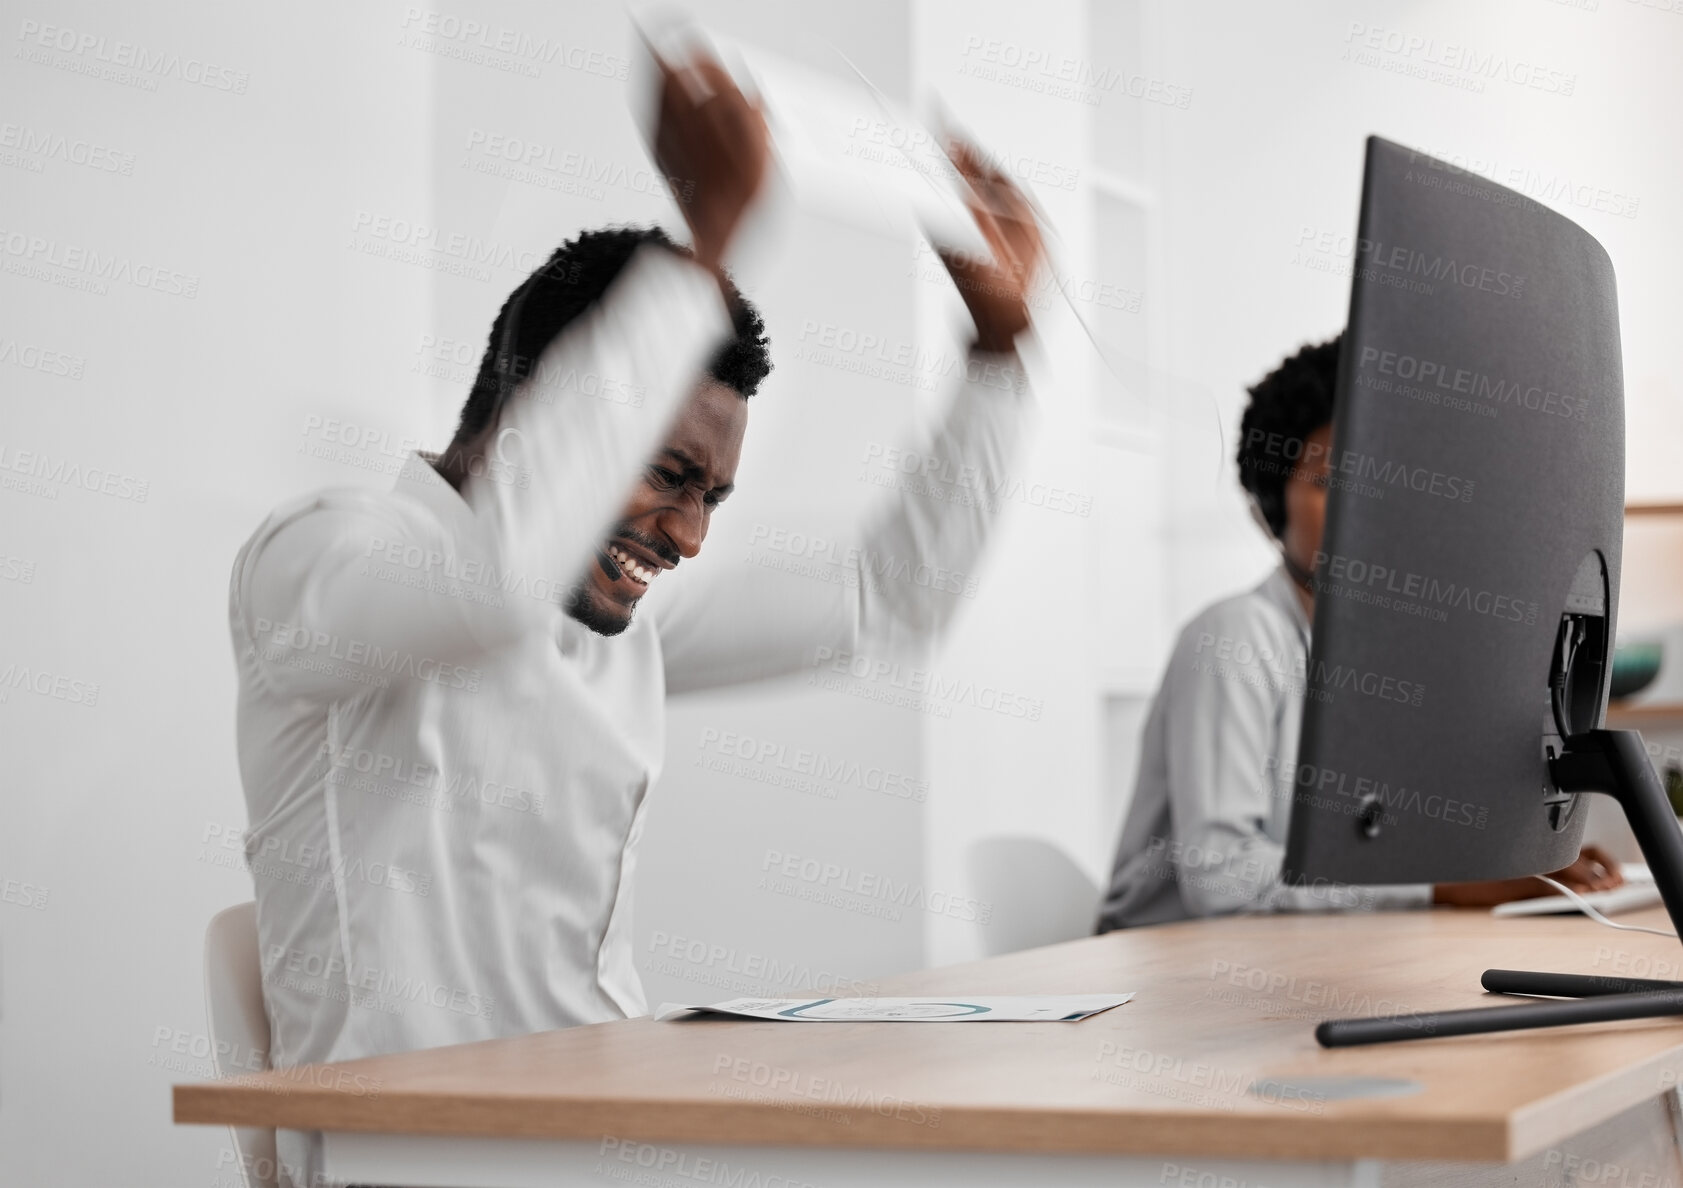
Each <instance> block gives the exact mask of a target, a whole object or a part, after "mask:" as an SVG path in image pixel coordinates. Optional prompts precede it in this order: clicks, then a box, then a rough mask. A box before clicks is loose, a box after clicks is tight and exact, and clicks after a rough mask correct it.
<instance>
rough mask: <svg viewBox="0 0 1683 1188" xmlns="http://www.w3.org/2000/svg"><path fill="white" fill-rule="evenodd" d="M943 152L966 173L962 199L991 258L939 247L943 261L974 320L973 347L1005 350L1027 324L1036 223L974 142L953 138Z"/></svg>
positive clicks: (1039, 250) (1039, 248)
mask: <svg viewBox="0 0 1683 1188" xmlns="http://www.w3.org/2000/svg"><path fill="white" fill-rule="evenodd" d="M947 155H948V156H949V157H950V158H951V159H952V162H953V164H954V165H955V166H957V168H958V171H959V173H960V174H961V175H962V176H963V178H964V181H965V188H966V190H967V193H966V194H965V204H966V205H967V206H969V208H970V213H971V215H972V216H973V217H974V218H975V220H976V225H977V227H979V228H980V229H981V232H982V236H983V238H984V239H986V240H987V242H988V248H989V250H990V251H991V252H992V258H991V259H989V258H986V257H978V256H975V255H972V254H970V253H968V252H957V251H948V250H946V249H942V250H941V261H942V263H944V264H945V265H946V266H947V271H948V272H949V273H950V274H951V275H952V278H953V283H954V284H955V285H957V286H958V291H959V294H960V295H961V296H962V297H963V298H964V304H965V305H966V306H968V307H969V309H970V317H971V319H972V320H973V321H974V322H975V323H976V346H977V348H978V349H980V350H984V351H1002V352H1008V351H1011V350H1014V349H1015V342H1016V338H1017V335H1019V334H1021V333H1022V332H1023V331H1024V330H1026V329H1027V328H1028V325H1029V310H1028V295H1029V293H1030V292H1031V291H1032V290H1033V288H1034V284H1035V279H1036V277H1037V275H1038V274H1039V270H1040V264H1041V260H1042V259H1043V258H1044V256H1045V248H1044V245H1043V244H1042V243H1041V240H1040V225H1039V224H1038V223H1037V222H1035V219H1034V210H1033V208H1032V207H1030V205H1029V202H1028V199H1026V198H1024V197H1023V194H1022V191H1020V190H1019V189H1017V187H1016V185H1015V184H1014V183H1013V182H1012V181H1011V180H1010V179H1009V178H1007V177H1006V176H1005V175H1004V174H1002V173H1001V172H1000V171H999V170H997V169H995V168H994V167H993V166H991V165H989V164H988V163H987V162H985V161H984V160H982V158H981V155H980V154H979V153H977V152H976V150H975V149H974V148H973V147H972V146H970V145H969V144H966V143H965V142H964V141H962V140H957V139H954V140H953V141H952V143H951V146H950V147H949V149H948V153H947Z"/></svg>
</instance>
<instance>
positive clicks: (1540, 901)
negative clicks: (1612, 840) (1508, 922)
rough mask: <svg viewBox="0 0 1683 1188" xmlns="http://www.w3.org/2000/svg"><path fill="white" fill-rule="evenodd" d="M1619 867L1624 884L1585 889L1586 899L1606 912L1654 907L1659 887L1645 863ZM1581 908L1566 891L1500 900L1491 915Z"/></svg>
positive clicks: (1565, 911)
mask: <svg viewBox="0 0 1683 1188" xmlns="http://www.w3.org/2000/svg"><path fill="white" fill-rule="evenodd" d="M1619 871H1620V873H1622V874H1623V875H1624V876H1625V884H1624V886H1622V887H1614V888H1613V889H1611V890H1609V891H1590V892H1587V893H1584V894H1583V895H1582V898H1583V900H1584V902H1586V903H1588V904H1589V905H1590V906H1592V907H1593V908H1595V910H1596V911H1598V912H1600V913H1601V914H1602V915H1603V916H1616V915H1618V914H1619V913H1620V912H1634V911H1636V910H1637V909H1638V908H1645V907H1653V906H1654V905H1655V904H1656V903H1659V902H1660V889H1659V887H1657V886H1655V884H1654V875H1653V872H1652V871H1650V870H1649V869H1648V867H1647V865H1646V864H1645V863H1641V862H1621V863H1620V864H1619ZM1578 910H1579V908H1578V905H1577V904H1575V903H1573V902H1572V901H1571V900H1570V899H1568V898H1566V896H1564V895H1543V896H1539V897H1538V898H1536V899H1516V900H1514V901H1513V902H1512V903H1501V904H1497V905H1496V906H1495V907H1493V908H1491V909H1490V914H1491V915H1492V916H1561V915H1571V914H1572V913H1574V912H1577V911H1578Z"/></svg>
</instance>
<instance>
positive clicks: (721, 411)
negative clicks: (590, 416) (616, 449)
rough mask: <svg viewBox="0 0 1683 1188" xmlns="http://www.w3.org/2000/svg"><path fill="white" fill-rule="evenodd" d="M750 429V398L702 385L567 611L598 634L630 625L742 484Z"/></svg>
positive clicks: (717, 385)
mask: <svg viewBox="0 0 1683 1188" xmlns="http://www.w3.org/2000/svg"><path fill="white" fill-rule="evenodd" d="M747 429H748V402H747V401H746V400H744V399H743V398H742V397H741V396H739V395H738V394H737V393H736V392H735V391H734V390H733V389H731V388H728V387H726V386H725V385H724V384H721V383H719V382H718V381H716V380H713V379H705V380H703V381H702V382H701V383H700V384H699V385H697V387H696V389H695V391H694V393H692V394H691V396H690V399H689V401H688V402H687V403H686V404H685V406H684V409H683V411H682V412H681V413H680V414H679V415H678V420H677V421H676V422H675V423H674V424H673V426H672V432H671V433H670V435H668V437H667V439H666V441H665V442H664V443H663V444H662V445H661V447H660V448H659V450H657V451H656V453H655V456H654V457H653V458H651V459H650V460H649V463H648V465H646V466H645V467H644V468H643V473H642V475H641V476H640V477H639V478H638V480H637V485H636V487H634V488H633V489H632V492H631V497H630V499H629V500H628V501H627V502H626V504H625V507H624V509H623V510H622V511H621V512H620V518H619V522H618V524H616V525H615V526H614V529H613V532H612V533H611V534H610V535H609V537H608V539H607V540H605V541H603V542H602V544H601V546H600V548H599V552H598V555H597V556H596V557H594V558H592V560H591V562H590V567H589V569H588V570H587V571H586V573H585V575H584V577H583V579H582V580H581V581H580V582H579V584H578V585H577V586H575V587H574V588H573V590H572V593H571V594H570V595H569V597H568V599H567V613H568V614H569V615H571V616H572V617H573V618H575V619H577V620H578V621H579V622H581V623H583V624H584V625H585V626H586V627H588V628H590V629H591V630H592V631H594V632H596V633H597V634H599V635H618V634H619V633H620V632H621V631H624V630H625V629H626V627H628V626H630V624H631V616H632V614H633V613H634V612H635V611H636V609H637V603H638V602H639V601H641V600H642V597H643V595H644V594H646V593H647V592H648V590H649V587H650V585H651V584H652V583H653V582H655V581H658V580H659V575H660V573H661V572H662V571H663V570H667V569H671V568H672V567H673V566H675V565H677V564H678V562H679V561H680V560H682V559H683V558H685V557H693V556H695V555H696V554H697V553H699V552H700V551H701V542H702V541H703V540H705V539H706V538H707V525H708V521H709V520H710V519H711V517H712V515H713V509H714V508H715V507H717V506H718V505H719V504H720V503H722V502H724V499H725V497H726V496H727V495H729V494H730V492H731V489H732V488H733V487H734V486H735V484H736V466H737V463H738V461H740V460H741V457H742V437H743V434H744V433H745V432H746V431H747ZM610 571H615V574H616V575H613V576H611V575H610Z"/></svg>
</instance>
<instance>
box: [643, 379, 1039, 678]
mask: <svg viewBox="0 0 1683 1188" xmlns="http://www.w3.org/2000/svg"><path fill="white" fill-rule="evenodd" d="M956 387H957V390H956V391H955V392H954V393H952V395H951V397H950V399H949V403H948V405H947V407H946V410H945V413H944V415H943V417H942V420H941V423H940V426H939V428H938V429H937V430H936V431H935V432H934V434H933V435H932V436H931V437H930V438H929V439H928V440H926V441H924V442H921V443H919V444H918V445H917V446H916V447H915V454H908V456H915V457H918V458H922V459H938V460H939V462H940V466H941V470H940V473H941V474H942V475H944V476H949V480H948V481H934V482H932V481H929V480H928V479H927V478H925V477H922V476H919V475H916V474H913V475H907V474H903V473H900V472H898V471H887V470H885V472H884V473H885V474H886V476H887V477H888V478H890V479H891V480H894V481H893V483H892V487H893V488H894V489H892V490H885V491H883V492H882V498H880V499H877V500H874V501H872V502H871V504H870V506H869V507H868V509H867V512H866V516H865V518H864V520H863V522H862V527H861V530H860V532H859V535H858V537H857V539H856V540H854V541H851V542H842V541H838V542H835V545H834V547H828V546H827V547H826V549H825V552H824V557H825V558H829V557H833V558H835V559H836V560H835V562H833V563H832V562H829V561H826V560H824V559H823V558H820V559H819V560H818V561H816V562H815V563H813V564H811V566H810V568H811V570H812V572H810V573H807V572H803V573H801V574H798V575H797V574H795V573H790V572H783V571H780V570H777V569H771V568H762V567H760V566H758V565H753V564H749V563H746V562H745V561H744V560H743V558H742V556H741V555H740V554H738V553H736V550H735V548H734V546H726V548H727V550H729V553H730V554H734V555H727V556H725V557H720V558H718V559H716V560H715V561H713V562H712V563H710V565H709V567H708V568H707V570H706V571H705V572H702V571H700V569H699V567H698V570H697V572H696V573H695V575H694V580H693V581H690V582H687V583H673V585H672V586H671V587H670V588H668V589H666V590H665V591H663V592H662V594H663V600H662V601H661V602H660V603H658V604H657V608H656V621H657V623H658V624H659V629H660V639H661V650H662V653H663V654H664V656H665V661H666V683H667V689H668V690H669V691H670V692H673V693H683V692H688V691H692V690H696V689H704V688H710V687H714V686H720V685H731V684H737V683H740V682H744V681H752V680H761V679H765V678H767V677H774V676H783V675H787V674H789V673H792V672H797V671H799V670H801V669H803V668H809V667H810V666H812V665H813V664H814V663H816V662H819V661H822V660H824V659H825V658H826V657H829V658H834V657H838V656H841V655H843V654H844V653H848V652H857V651H861V650H865V651H870V652H871V653H873V654H875V653H877V652H879V651H880V652H881V653H883V654H885V655H886V654H892V653H894V652H896V651H898V650H901V649H905V648H909V647H916V646H918V645H919V644H921V643H923V642H925V641H926V640H927V639H928V638H929V637H930V636H932V635H934V634H936V633H938V632H939V631H940V630H941V629H942V628H944V627H945V626H946V624H947V623H948V622H949V621H950V620H951V618H952V616H953V615H954V614H955V613H956V612H957V610H958V608H959V607H960V606H962V605H964V603H965V602H966V601H967V599H968V598H971V597H974V595H975V589H976V567H977V564H978V563H979V562H980V560H981V557H982V553H983V550H984V548H985V546H986V544H987V540H988V536H989V533H990V531H991V529H992V526H993V524H994V521H995V520H996V519H997V518H998V503H999V500H998V499H997V497H996V496H995V493H996V492H997V491H999V490H1000V488H1001V485H1002V481H1003V478H1004V476H1005V475H1006V474H1007V473H1008V471H1009V469H1010V467H1011V466H1012V465H1013V463H1014V460H1015V459H1016V458H1018V457H1019V456H1020V448H1019V447H1020V443H1021V441H1022V439H1023V438H1024V437H1025V435H1026V434H1027V432H1028V430H1029V427H1030V424H1031V423H1032V421H1033V419H1034V416H1035V409H1034V400H1033V396H1032V394H1031V393H1030V392H1029V388H1028V382H1027V380H1026V378H1025V377H1024V374H1023V370H1022V364H1021V363H1020V362H1019V361H1018V360H1017V359H1016V357H1015V356H1006V355H985V354H976V355H973V356H972V357H971V359H970V361H969V368H968V370H967V372H966V375H965V378H964V379H963V381H962V382H961V383H959V384H957V385H956ZM950 476H962V477H961V478H960V479H958V480H956V481H951V480H950ZM738 531H742V530H741V529H738ZM756 545H758V546H761V547H765V548H769V549H772V550H775V548H776V547H777V546H776V544H775V542H773V541H771V540H769V539H767V540H764V541H759V542H756V541H755V540H754V539H753V538H752V536H750V537H749V546H750V551H751V552H752V550H753V549H754V548H755V547H756ZM792 559H793V560H798V561H802V562H805V561H806V559H805V558H799V557H794V558H792ZM832 571H833V572H832ZM679 572H680V573H681V572H682V567H680V570H679ZM826 649H827V651H826Z"/></svg>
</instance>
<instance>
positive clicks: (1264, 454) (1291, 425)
mask: <svg viewBox="0 0 1683 1188" xmlns="http://www.w3.org/2000/svg"><path fill="white" fill-rule="evenodd" d="M1343 340H1344V335H1343V334H1339V335H1338V336H1337V337H1335V338H1333V339H1331V340H1330V341H1327V342H1323V343H1321V344H1320V345H1319V346H1305V347H1303V348H1302V349H1301V350H1299V351H1298V352H1297V354H1295V355H1292V356H1291V357H1290V358H1288V359H1287V360H1286V361H1285V362H1283V363H1281V364H1280V365H1279V366H1278V367H1276V368H1275V369H1274V370H1273V371H1270V372H1269V373H1268V374H1267V375H1265V376H1263V377H1262V379H1261V380H1260V381H1258V382H1257V383H1256V384H1255V385H1254V386H1252V387H1251V389H1250V394H1251V402H1250V404H1249V405H1247V406H1246V407H1245V416H1244V419H1243V420H1242V421H1241V422H1240V423H1239V484H1240V486H1242V487H1244V488H1245V490H1247V491H1249V492H1250V493H1251V495H1252V496H1254V497H1255V499H1256V505H1257V508H1258V509H1259V510H1260V511H1261V512H1262V518H1263V519H1265V520H1267V521H1268V527H1269V530H1270V531H1272V532H1273V533H1274V535H1275V536H1284V535H1285V531H1286V480H1287V479H1288V478H1290V477H1291V475H1292V472H1293V471H1294V470H1296V469H1297V467H1298V465H1299V462H1300V460H1301V459H1302V457H1303V451H1304V442H1305V441H1306V440H1307V439H1308V437H1309V435H1310V434H1311V433H1313V432H1314V431H1315V430H1317V429H1319V428H1320V427H1321V426H1322V425H1325V424H1328V423H1329V422H1330V421H1331V420H1332V398H1333V392H1334V390H1335V389H1336V388H1337V386H1338V347H1339V344H1340V343H1341V342H1342V341H1343Z"/></svg>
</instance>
